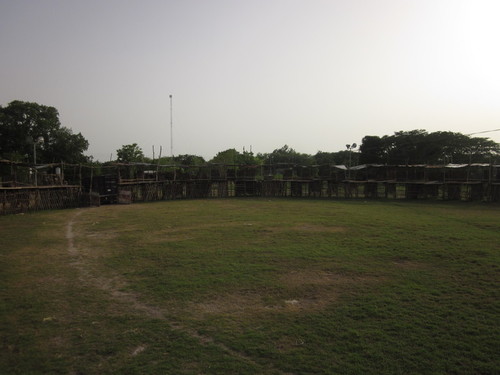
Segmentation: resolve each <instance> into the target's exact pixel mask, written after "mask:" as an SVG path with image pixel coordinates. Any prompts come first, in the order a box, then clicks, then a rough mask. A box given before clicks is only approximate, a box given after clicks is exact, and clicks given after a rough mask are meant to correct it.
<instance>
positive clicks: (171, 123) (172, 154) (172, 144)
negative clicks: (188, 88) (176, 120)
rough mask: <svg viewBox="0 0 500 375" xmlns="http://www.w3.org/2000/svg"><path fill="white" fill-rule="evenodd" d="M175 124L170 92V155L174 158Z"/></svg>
mask: <svg viewBox="0 0 500 375" xmlns="http://www.w3.org/2000/svg"><path fill="white" fill-rule="evenodd" d="M173 128H174V125H173V122H172V94H170V156H171V157H172V161H173V158H174V131H173Z"/></svg>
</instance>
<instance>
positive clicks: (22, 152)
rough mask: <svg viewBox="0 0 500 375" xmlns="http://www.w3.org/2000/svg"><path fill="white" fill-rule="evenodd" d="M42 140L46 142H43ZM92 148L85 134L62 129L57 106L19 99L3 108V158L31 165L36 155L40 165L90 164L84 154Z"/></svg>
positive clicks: (0, 148)
mask: <svg viewBox="0 0 500 375" xmlns="http://www.w3.org/2000/svg"><path fill="white" fill-rule="evenodd" d="M38 139H40V140H42V139H43V143H42V142H41V141H40V142H37V140H38ZM34 142H36V144H35V145H34ZM88 146H89V143H88V141H87V140H86V139H85V138H84V137H83V135H82V134H81V133H78V134H73V132H72V130H71V129H69V128H66V127H64V126H61V123H60V121H59V113H58V111H57V109H55V108H54V107H49V106H45V105H41V104H38V103H30V102H23V101H19V100H15V101H13V102H11V103H9V104H8V105H7V106H6V107H1V106H0V157H2V158H5V159H10V160H16V161H29V162H31V161H33V156H34V155H33V154H34V153H35V152H36V156H37V163H50V162H60V161H64V162H66V163H82V162H87V161H88V157H87V156H85V155H84V154H83V153H84V152H85V151H86V150H87V149H88ZM35 148H36V149H35Z"/></svg>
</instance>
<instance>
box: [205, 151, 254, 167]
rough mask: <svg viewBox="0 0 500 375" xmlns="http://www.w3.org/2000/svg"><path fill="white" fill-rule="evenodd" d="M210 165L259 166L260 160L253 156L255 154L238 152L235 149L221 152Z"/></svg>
mask: <svg viewBox="0 0 500 375" xmlns="http://www.w3.org/2000/svg"><path fill="white" fill-rule="evenodd" d="M210 163H214V164H238V165H257V164H260V162H259V160H258V159H257V158H256V157H255V156H254V155H253V152H248V151H243V153H241V152H239V151H237V150H236V149H234V148H230V149H227V150H225V151H220V152H218V153H217V155H215V156H214V157H213V158H212V159H211V160H210Z"/></svg>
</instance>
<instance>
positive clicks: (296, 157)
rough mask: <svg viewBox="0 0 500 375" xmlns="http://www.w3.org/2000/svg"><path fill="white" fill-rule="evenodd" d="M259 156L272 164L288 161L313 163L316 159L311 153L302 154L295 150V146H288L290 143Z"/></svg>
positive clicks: (298, 163)
mask: <svg viewBox="0 0 500 375" xmlns="http://www.w3.org/2000/svg"><path fill="white" fill-rule="evenodd" d="M259 156H260V157H261V159H262V160H265V161H266V163H270V164H279V163H287V164H297V165H311V164H313V162H314V159H313V157H312V156H311V155H308V154H301V153H299V152H297V151H295V150H294V149H293V148H291V147H288V145H284V146H283V147H281V148H277V149H276V150H274V151H273V152H271V153H270V154H262V155H259Z"/></svg>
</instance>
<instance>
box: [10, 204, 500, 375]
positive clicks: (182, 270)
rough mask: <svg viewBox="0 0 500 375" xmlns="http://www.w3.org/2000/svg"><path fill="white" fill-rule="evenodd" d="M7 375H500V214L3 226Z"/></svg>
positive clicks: (106, 216) (200, 213)
mask: <svg viewBox="0 0 500 375" xmlns="http://www.w3.org/2000/svg"><path fill="white" fill-rule="evenodd" d="M0 236H1V238H0V241H1V242H0V249H1V250H0V272H1V274H0V293H1V297H2V298H1V301H0V319H1V320H0V321H1V323H0V324H1V338H0V340H1V341H0V343H1V347H0V371H1V373H2V374H75V375H76V374H337V373H339V374H368V373H370V374H374V373H379V374H494V373H497V374H498V373H500V359H499V358H500V355H499V352H500V291H499V285H500V206H498V205H497V206H493V205H483V204H468V203H467V204H465V203H420V202H414V203H412V202H379V201H375V202H363V201H319V200H285V199H283V200H265V199H226V200H194V201H171V202H161V203H152V204H134V205H128V206H103V207H100V208H90V209H76V210H64V211H51V212H40V213H36V214H30V215H16V216H4V217H0Z"/></svg>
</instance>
